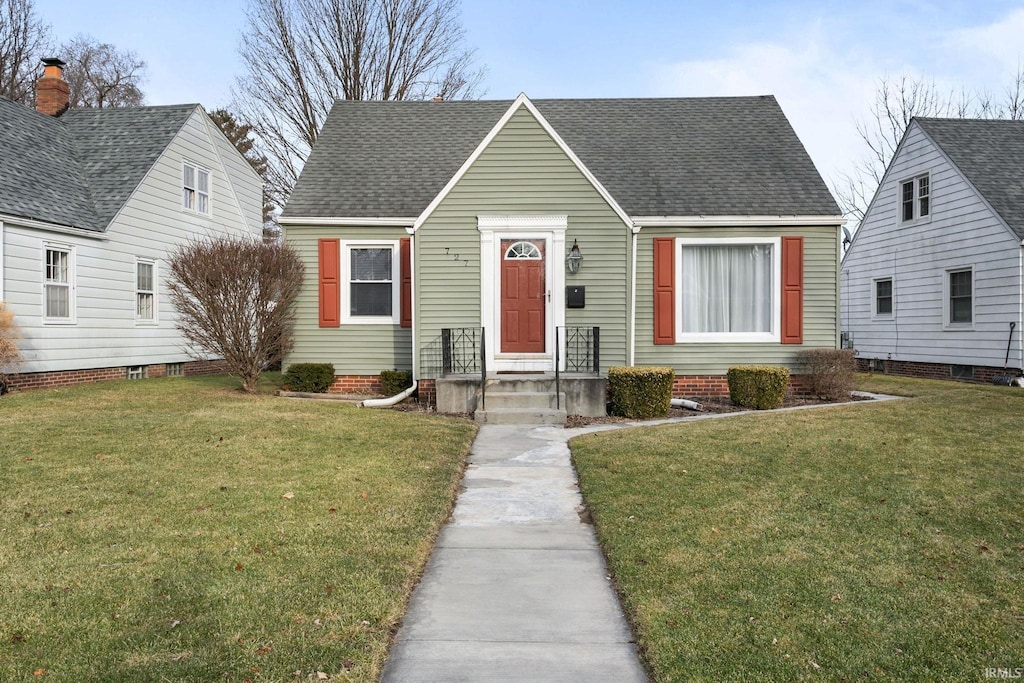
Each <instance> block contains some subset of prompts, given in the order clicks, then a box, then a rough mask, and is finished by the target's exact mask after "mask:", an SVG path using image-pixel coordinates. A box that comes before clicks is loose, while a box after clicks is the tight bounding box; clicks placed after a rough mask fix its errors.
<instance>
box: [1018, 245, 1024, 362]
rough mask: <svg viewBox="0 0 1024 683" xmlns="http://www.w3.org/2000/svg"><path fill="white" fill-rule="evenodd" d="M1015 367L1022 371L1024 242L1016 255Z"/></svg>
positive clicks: (1023, 343) (1023, 356) (1023, 359)
mask: <svg viewBox="0 0 1024 683" xmlns="http://www.w3.org/2000/svg"><path fill="white" fill-rule="evenodd" d="M1017 290H1018V291H1017V330H1018V332H1019V334H1018V335H1017V358H1018V360H1019V363H1018V365H1017V367H1018V368H1019V369H1020V370H1024V241H1022V242H1021V246H1020V251H1019V252H1018V253H1017Z"/></svg>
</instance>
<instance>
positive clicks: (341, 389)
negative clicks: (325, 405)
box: [327, 375, 383, 394]
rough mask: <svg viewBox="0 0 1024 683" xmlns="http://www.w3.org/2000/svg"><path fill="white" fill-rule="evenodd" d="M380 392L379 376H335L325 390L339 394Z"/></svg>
mask: <svg viewBox="0 0 1024 683" xmlns="http://www.w3.org/2000/svg"><path fill="white" fill-rule="evenodd" d="M382 390H383V389H382V387H381V383H380V375H335V376H334V383H333V384H332V385H331V386H330V388H328V389H327V391H329V392H336V393H339V394H379V393H381V391H382Z"/></svg>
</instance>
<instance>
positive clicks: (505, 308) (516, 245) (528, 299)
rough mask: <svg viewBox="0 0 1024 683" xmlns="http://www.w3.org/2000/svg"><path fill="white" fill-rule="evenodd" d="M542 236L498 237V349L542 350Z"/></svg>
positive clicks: (543, 291) (518, 350) (543, 292)
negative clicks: (509, 238)
mask: <svg viewBox="0 0 1024 683" xmlns="http://www.w3.org/2000/svg"><path fill="white" fill-rule="evenodd" d="M546 296H547V289H546V288H545V285H544V240H502V241H501V353H544V318H545V299H546Z"/></svg>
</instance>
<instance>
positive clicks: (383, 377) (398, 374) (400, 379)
mask: <svg viewBox="0 0 1024 683" xmlns="http://www.w3.org/2000/svg"><path fill="white" fill-rule="evenodd" d="M380 386H381V391H382V392H383V393H384V395H385V396H394V395H395V394H400V393H402V392H403V391H405V390H406V389H408V388H409V387H411V386H412V373H411V372H409V371H408V370H381V371H380Z"/></svg>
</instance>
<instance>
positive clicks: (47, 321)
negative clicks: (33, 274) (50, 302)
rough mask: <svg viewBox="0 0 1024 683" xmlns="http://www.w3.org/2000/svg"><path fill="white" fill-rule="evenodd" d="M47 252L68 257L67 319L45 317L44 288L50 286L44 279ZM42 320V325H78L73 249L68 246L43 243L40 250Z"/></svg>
mask: <svg viewBox="0 0 1024 683" xmlns="http://www.w3.org/2000/svg"><path fill="white" fill-rule="evenodd" d="M48 251H59V252H63V253H65V254H67V255H68V281H67V283H66V285H67V288H68V317H67V318H51V317H50V316H48V315H47V311H46V288H47V287H50V286H52V285H50V284H48V281H47V279H46V252H48ZM41 256H42V259H41V265H42V272H41V273H40V275H41V280H42V285H43V286H42V292H41V293H42V304H43V306H42V319H43V324H44V325H75V324H77V323H78V316H77V310H76V309H77V306H76V304H77V301H76V298H77V297H76V293H77V292H76V290H77V287H76V285H75V247H74V246H72V245H70V244H58V243H56V242H43V250H42V254H41Z"/></svg>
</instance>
